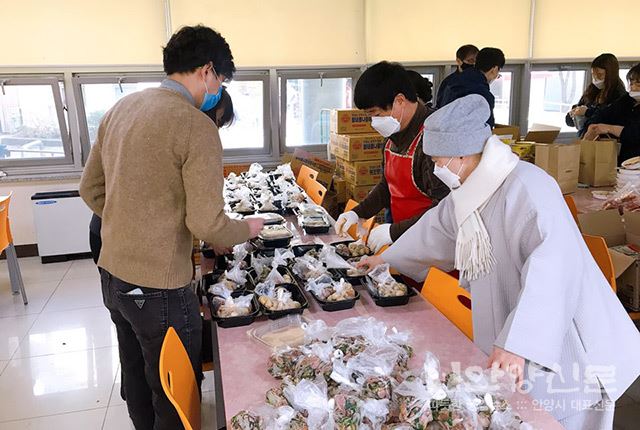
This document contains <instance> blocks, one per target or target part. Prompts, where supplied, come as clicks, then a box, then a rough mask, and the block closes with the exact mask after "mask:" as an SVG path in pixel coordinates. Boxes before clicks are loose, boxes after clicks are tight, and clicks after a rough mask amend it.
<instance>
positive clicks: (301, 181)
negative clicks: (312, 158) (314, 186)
mask: <svg viewBox="0 0 640 430" xmlns="http://www.w3.org/2000/svg"><path fill="white" fill-rule="evenodd" d="M317 179H318V171H317V170H313V169H312V168H311V167H309V166H306V165H304V164H303V165H302V167H300V171H299V172H298V177H297V178H296V183H297V184H298V185H300V186H301V187H302V189H303V190H305V191H307V182H309V181H310V180H311V181H316V180H317Z"/></svg>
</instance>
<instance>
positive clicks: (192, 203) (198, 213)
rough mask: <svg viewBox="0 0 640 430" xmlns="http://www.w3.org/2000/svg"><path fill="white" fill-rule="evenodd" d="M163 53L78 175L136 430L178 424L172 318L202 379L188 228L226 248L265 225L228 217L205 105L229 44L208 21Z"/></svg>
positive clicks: (108, 121) (228, 60) (223, 75)
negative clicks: (159, 68) (169, 367)
mask: <svg viewBox="0 0 640 430" xmlns="http://www.w3.org/2000/svg"><path fill="white" fill-rule="evenodd" d="M163 56H164V70H165V72H166V73H167V75H168V79H166V80H165V81H163V83H162V85H161V86H160V88H153V89H147V90H144V91H141V92H138V93H135V94H132V95H130V96H127V97H125V98H123V99H122V100H120V101H119V102H118V103H117V104H116V105H115V106H114V107H113V108H112V109H111V110H110V111H109V112H107V114H106V115H105V116H104V118H103V120H102V122H101V124H100V127H99V130H98V137H97V139H96V143H95V145H94V147H93V148H92V150H91V154H90V156H89V159H88V161H87V165H86V167H85V169H84V173H83V175H82V181H81V183H80V194H81V196H82V198H83V199H84V201H85V202H86V203H87V205H88V206H89V207H90V208H91V209H92V210H93V211H94V213H96V214H97V215H98V216H100V217H102V242H103V247H102V252H101V255H100V259H99V261H98V266H99V267H100V268H101V273H102V275H101V276H102V293H103V298H104V303H105V305H106V307H107V308H108V309H109V311H110V313H111V318H112V320H113V322H114V323H115V325H116V329H117V333H118V343H119V350H120V362H121V368H122V375H123V386H124V390H123V391H124V395H125V397H126V399H127V407H128V410H129V416H130V417H131V419H132V421H133V423H134V425H135V426H136V429H138V430H140V429H150V430H151V429H154V430H158V429H176V428H182V427H181V425H180V420H179V418H178V415H177V413H176V412H175V409H174V407H173V406H172V405H171V403H170V402H169V401H168V399H167V397H166V396H165V394H164V392H163V390H162V386H161V384H160V379H159V370H158V363H159V355H160V349H161V346H162V341H163V339H164V335H165V333H166V331H167V329H168V327H170V326H171V327H174V328H175V329H176V331H177V332H178V334H179V335H180V338H181V340H182V342H183V344H184V346H185V348H186V350H187V352H188V353H189V357H190V359H191V362H192V365H193V369H194V372H195V374H196V376H197V378H198V381H200V380H201V361H200V354H201V341H202V325H201V320H200V312H199V303H198V299H197V297H196V295H195V294H194V292H193V291H192V290H191V289H190V288H189V284H190V281H191V275H192V267H191V258H190V257H191V248H192V244H193V236H195V237H197V238H199V239H202V240H206V241H207V242H209V243H212V244H213V245H214V246H217V247H230V246H232V245H235V244H238V243H242V242H245V241H246V240H248V239H250V238H252V237H255V236H256V235H257V234H258V233H259V231H260V230H261V228H262V221H261V220H257V219H254V220H249V221H234V220H231V219H229V218H228V217H227V216H226V215H225V213H224V201H223V198H222V187H223V175H222V144H221V142H220V137H219V135H218V129H217V127H216V126H215V125H214V124H213V122H212V121H211V120H210V119H209V118H208V117H207V116H206V115H205V114H204V113H203V112H201V110H208V109H211V108H212V107H213V106H215V104H216V103H217V99H219V94H220V87H221V84H222V82H223V81H224V80H226V79H230V78H231V77H232V76H233V73H234V71H235V66H234V64H233V56H232V55H231V50H230V49H229V45H228V44H227V43H226V41H225V40H224V38H223V37H222V36H221V35H220V34H219V33H217V32H215V31H213V30H212V29H210V28H207V27H202V26H197V27H184V28H182V29H181V30H180V31H178V32H177V33H176V34H174V35H173V37H172V38H171V40H169V42H168V44H167V46H166V47H165V48H164V50H163ZM203 184H206V185H205V186H203Z"/></svg>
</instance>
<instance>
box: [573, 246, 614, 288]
mask: <svg viewBox="0 0 640 430" xmlns="http://www.w3.org/2000/svg"><path fill="white" fill-rule="evenodd" d="M582 237H583V238H584V241H585V242H586V244H587V248H589V251H590V252H591V255H592V256H593V259H594V260H596V263H597V264H598V267H599V268H600V270H602V274H603V275H604V277H605V278H607V281H609V284H610V285H611V288H612V289H613V291H617V286H616V273H615V269H614V268H613V261H611V254H609V248H608V247H607V242H606V241H605V240H604V238H603V237H600V236H589V235H588V234H583V235H582Z"/></svg>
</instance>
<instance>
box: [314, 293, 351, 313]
mask: <svg viewBox="0 0 640 430" xmlns="http://www.w3.org/2000/svg"><path fill="white" fill-rule="evenodd" d="M309 292H310V293H311V295H312V296H313V298H314V299H315V301H316V302H318V304H319V305H320V307H321V308H322V310H323V311H326V312H335V311H343V310H345V309H351V308H352V307H354V306H355V304H356V300H359V299H360V293H359V292H357V291H356V296H355V297H354V298H353V299H348V300H340V301H337V302H329V301H325V300H322V299H320V298H319V297H318V296H316V294H315V293H314V292H313V291H309Z"/></svg>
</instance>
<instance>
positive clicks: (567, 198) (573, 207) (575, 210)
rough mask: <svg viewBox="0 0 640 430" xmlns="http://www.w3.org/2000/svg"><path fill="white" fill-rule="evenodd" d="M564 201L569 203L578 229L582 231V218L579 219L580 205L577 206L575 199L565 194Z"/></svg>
mask: <svg viewBox="0 0 640 430" xmlns="http://www.w3.org/2000/svg"><path fill="white" fill-rule="evenodd" d="M564 201H565V202H566V203H567V206H569V211H570V212H571V215H572V216H573V219H574V221H575V222H576V224H577V225H578V230H580V231H582V226H581V225H580V220H579V219H578V207H577V206H576V202H575V200H573V197H571V196H564Z"/></svg>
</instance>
